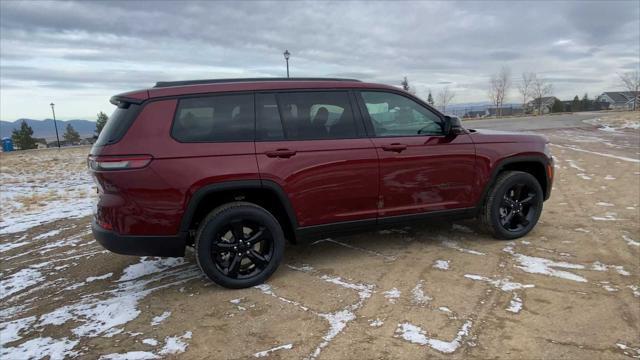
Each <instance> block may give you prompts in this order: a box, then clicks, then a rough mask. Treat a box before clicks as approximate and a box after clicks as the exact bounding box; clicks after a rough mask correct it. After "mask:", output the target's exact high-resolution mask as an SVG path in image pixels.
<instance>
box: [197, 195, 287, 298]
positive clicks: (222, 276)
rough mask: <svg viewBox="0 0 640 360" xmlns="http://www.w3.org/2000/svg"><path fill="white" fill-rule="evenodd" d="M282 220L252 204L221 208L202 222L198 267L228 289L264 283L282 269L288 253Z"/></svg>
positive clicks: (242, 203)
mask: <svg viewBox="0 0 640 360" xmlns="http://www.w3.org/2000/svg"><path fill="white" fill-rule="evenodd" d="M284 243H285V238H284V233H283V231H282V227H281V226H280V224H279V223H278V220H276V218H275V217H274V216H273V215H271V213H269V212H268V211H267V210H265V209H264V208H262V207H260V206H258V205H255V204H252V203H248V202H232V203H228V204H225V205H222V206H219V207H218V208H216V209H215V210H213V211H212V212H211V213H210V214H209V215H207V217H206V218H205V219H204V220H203V221H202V223H201V224H200V226H199V228H198V232H197V235H196V239H195V253H196V260H197V262H198V266H199V267H200V269H201V270H202V272H204V273H205V275H207V277H208V278H209V279H211V280H212V281H214V282H215V283H216V284H219V285H221V286H224V287H227V288H233V289H239V288H247V287H251V286H255V285H258V284H262V283H263V282H264V281H265V280H267V279H268V278H269V277H270V276H271V275H272V274H273V273H274V272H275V271H276V269H277V268H278V266H279V265H280V262H281V261H282V256H283V253H284Z"/></svg>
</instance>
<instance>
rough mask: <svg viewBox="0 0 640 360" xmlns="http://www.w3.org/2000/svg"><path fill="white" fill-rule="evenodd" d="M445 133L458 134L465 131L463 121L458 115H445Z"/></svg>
mask: <svg viewBox="0 0 640 360" xmlns="http://www.w3.org/2000/svg"><path fill="white" fill-rule="evenodd" d="M444 119H445V121H444V133H445V134H447V135H458V134H462V133H463V132H464V127H463V126H462V121H460V118H459V117H457V116H449V115H447V116H445V118H444Z"/></svg>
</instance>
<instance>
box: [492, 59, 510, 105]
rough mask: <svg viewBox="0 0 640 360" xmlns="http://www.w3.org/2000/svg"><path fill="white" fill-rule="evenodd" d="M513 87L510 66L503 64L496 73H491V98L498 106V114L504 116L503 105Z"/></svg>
mask: <svg viewBox="0 0 640 360" xmlns="http://www.w3.org/2000/svg"><path fill="white" fill-rule="evenodd" d="M510 87H511V70H510V69H509V67H508V66H503V67H502V68H500V71H499V72H498V73H496V74H493V75H491V80H489V98H490V99H491V102H492V103H493V104H494V105H495V106H496V115H497V116H498V117H500V116H502V105H503V104H504V99H505V98H506V97H507V93H508V92H509V88H510Z"/></svg>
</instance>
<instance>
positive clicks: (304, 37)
mask: <svg viewBox="0 0 640 360" xmlns="http://www.w3.org/2000/svg"><path fill="white" fill-rule="evenodd" d="M639 19H640V2H639V1H637V0H630V1H620V2H614V1H608V2H605V1H588V2H579V1H569V2H552V1H545V2H534V1H531V2H525V1H513V2H497V1H496V2H489V1H483V2H471V1H464V2H427V1H422V2H406V1H402V2H369V3H359V2H353V1H348V2H329V3H327V2H309V3H303V2H289V1H278V2H266V1H260V2H250V1H243V2H235V3H231V2H229V3H225V2H213V1H198V2H188V3H187V2H171V1H160V2H151V1H144V2H124V1H109V2H107V1H84V2H37V1H25V2H19V1H10V0H7V1H1V2H0V119H2V120H9V121H13V120H15V119H18V118H22V117H28V118H36V119H42V118H45V117H50V107H49V105H48V104H49V103H50V102H52V101H53V102H55V103H56V115H58V117H59V118H61V119H72V118H86V119H92V120H93V119H95V114H96V113H97V112H98V111H105V112H107V113H111V111H112V106H111V105H110V104H109V103H108V98H109V97H110V96H111V95H113V94H116V93H119V92H124V91H128V90H133V89H138V88H146V87H149V86H151V85H153V84H154V83H155V82H156V81H160V80H184V79H198V78H218V77H221V78H223V77H256V76H284V75H285V66H284V59H283V56H282V52H283V51H284V50H285V49H288V50H289V51H290V52H291V54H292V55H291V62H290V64H291V75H292V76H344V77H355V78H359V79H362V80H367V81H375V82H383V83H388V84H394V85H399V82H400V80H401V79H402V77H403V76H407V77H408V78H409V81H410V83H411V85H412V86H414V87H415V88H416V90H417V94H418V96H426V94H427V91H428V89H431V90H432V91H433V92H434V94H435V93H437V92H438V91H439V90H440V89H441V88H443V87H444V86H448V87H449V88H450V89H452V90H453V91H455V93H456V97H455V100H454V102H457V103H467V102H480V101H487V87H488V79H489V76H490V74H491V73H493V72H496V71H497V70H498V69H499V68H500V67H501V66H503V65H507V66H509V67H510V68H511V71H512V77H513V82H514V88H513V90H512V94H511V96H510V98H509V99H508V101H511V102H518V101H519V100H518V99H519V96H518V94H517V90H516V89H515V85H516V84H517V82H518V78H519V77H520V73H521V72H523V71H533V72H537V73H539V74H540V75H541V76H543V77H545V78H547V79H548V80H550V81H551V82H552V83H553V86H554V93H555V95H556V96H559V97H561V98H572V97H573V96H574V95H575V94H583V93H584V92H589V94H590V95H597V94H599V93H601V92H602V91H605V90H616V89H619V88H620V86H619V80H618V77H617V75H616V74H617V73H621V72H626V71H632V70H635V69H638V67H639V63H640V20H639Z"/></svg>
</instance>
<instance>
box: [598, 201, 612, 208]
mask: <svg viewBox="0 0 640 360" xmlns="http://www.w3.org/2000/svg"><path fill="white" fill-rule="evenodd" d="M596 205H598V206H608V207H611V206H615V205H614V204H611V203H607V202H602V201H600V202H597V203H596Z"/></svg>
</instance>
